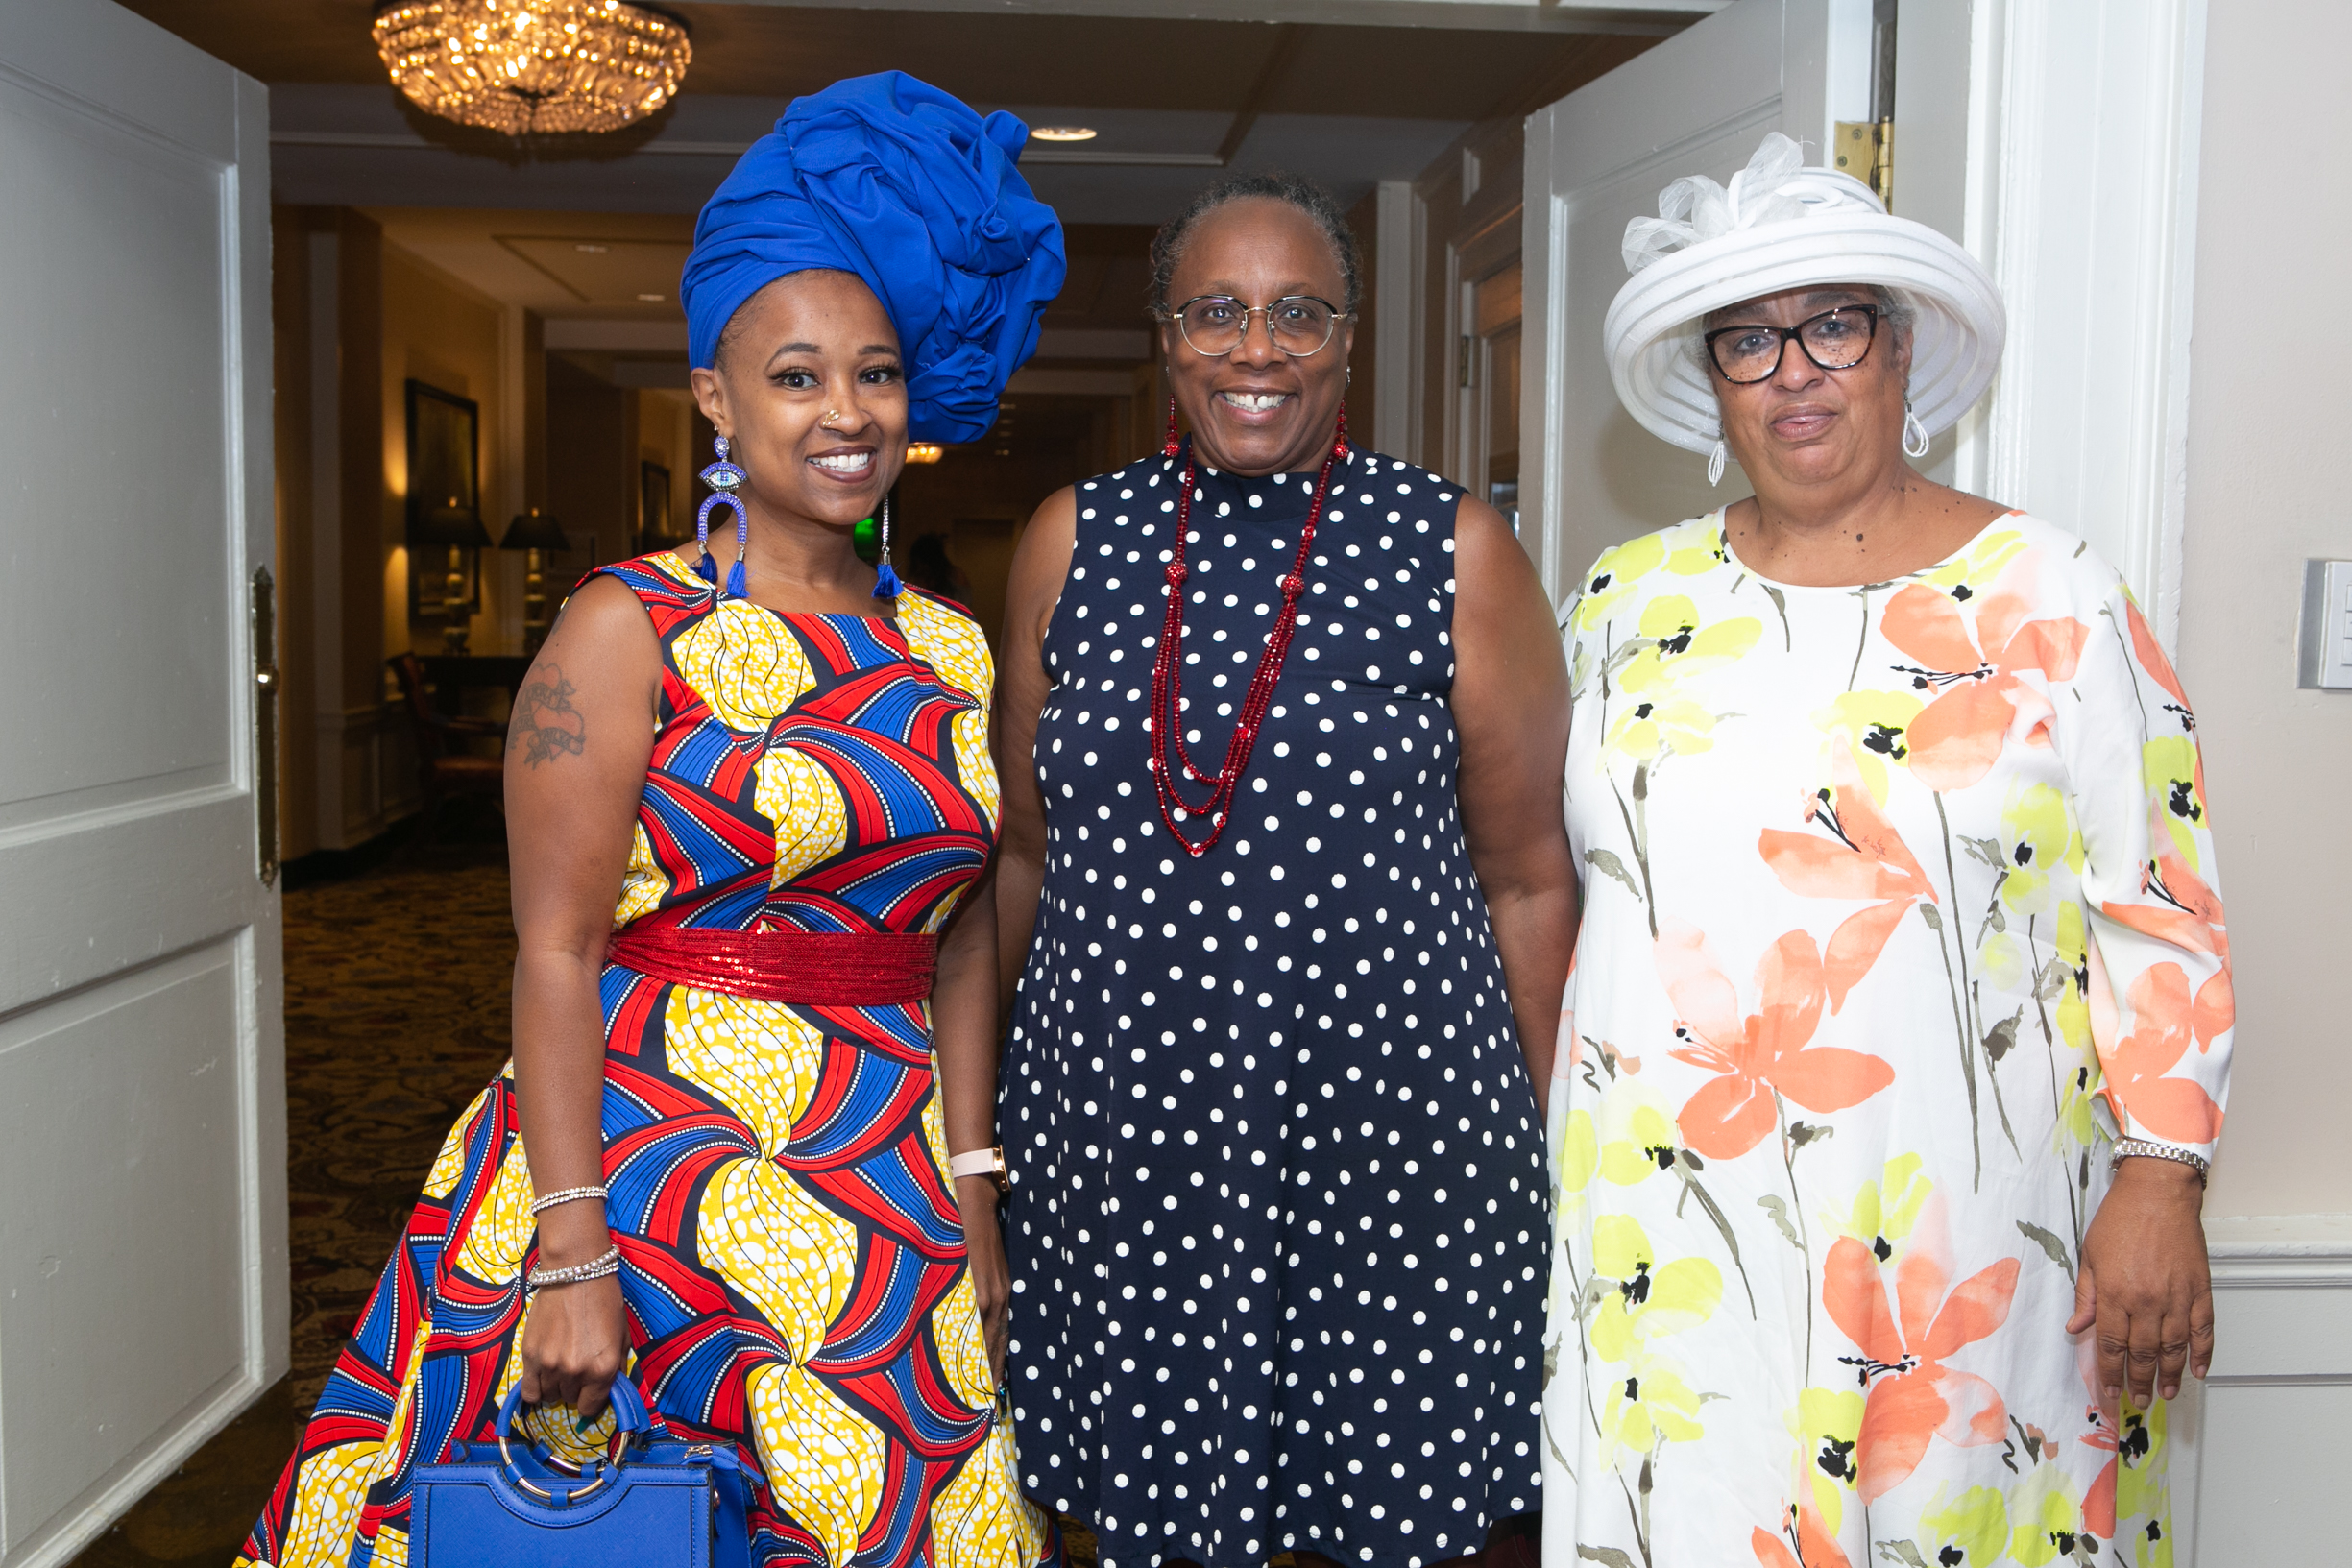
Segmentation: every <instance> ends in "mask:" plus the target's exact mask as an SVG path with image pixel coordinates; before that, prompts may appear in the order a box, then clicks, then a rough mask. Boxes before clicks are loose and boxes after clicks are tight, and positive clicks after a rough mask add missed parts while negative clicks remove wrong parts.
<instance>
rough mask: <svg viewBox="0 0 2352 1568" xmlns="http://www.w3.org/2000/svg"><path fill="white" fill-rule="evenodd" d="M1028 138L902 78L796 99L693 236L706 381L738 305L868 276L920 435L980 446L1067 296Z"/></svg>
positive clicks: (913, 428) (693, 345)
mask: <svg viewBox="0 0 2352 1568" xmlns="http://www.w3.org/2000/svg"><path fill="white" fill-rule="evenodd" d="M1028 140H1029V128H1028V127H1027V126H1025V125H1023V124H1022V123H1021V122H1020V121H1019V120H1017V119H1015V118H1014V117H1013V116H1011V115H1009V114H1006V113H1004V112H1002V111H999V112H997V113H994V114H991V115H989V116H988V117H987V118H986V119H985V120H982V118H981V117H980V116H979V115H978V114H976V113H974V112H973V111H972V110H971V109H969V108H968V107H967V106H965V105H964V104H963V103H962V102H961V101H960V100H958V99H957V98H954V97H951V96H950V95H948V94H947V93H944V92H941V91H940V90H939V89H938V88H936V87H934V86H932V85H931V84H928V83H924V82H918V81H916V80H915V79H914V78H913V77H911V76H909V75H908V74H907V73H906V72H904V71H884V72H882V73H881V74H879V75H876V76H858V77H851V78H849V79H847V80H846V81H841V82H837V83H835V84H833V85H832V86H830V87H827V88H826V89H825V90H824V91H823V92H819V93H814V94H812V95H811V96H809V97H807V98H800V99H795V100H794V101H793V103H792V106H791V108H789V109H786V110H785V113H784V118H783V119H781V120H779V121H777V122H776V129H775V130H774V131H773V132H772V133H769V134H767V135H764V136H762V137H761V138H760V139H759V140H758V141H757V142H754V143H753V144H752V147H751V150H750V151H749V152H747V153H745V154H744V155H743V157H742V159H741V161H740V162H739V163H737V164H736V166H735V172H734V173H733V174H730V175H729V176H728V177H727V180H726V182H725V183H724V184H722V185H720V186H719V187H718V193H717V194H716V195H715V196H713V197H712V198H711V200H710V202H709V203H708V204H707V205H704V207H703V209H702V216H701V217H700V218H699V219H697V220H696V221H695V224H694V249H693V253H692V254H691V255H689V256H688V257H687V258H686V274H685V277H683V279H682V280H681V281H680V284H679V289H678V297H679V299H680V300H681V301H682V302H684V303H685V305H686V321H687V333H688V347H689V348H690V349H691V351H692V354H693V361H694V363H695V364H696V365H699V366H706V367H707V366H708V365H710V364H711V362H712V358H713V356H714V355H715V353H716V352H717V350H718V339H719V334H720V333H721V332H723V331H724V330H725V329H726V326H727V323H728V322H729V321H730V320H731V319H732V318H733V317H734V315H735V313H736V311H737V310H739V309H740V308H741V306H742V304H743V302H744V301H746V300H748V299H750V298H751V297H752V296H753V295H754V294H757V293H758V292H759V291H760V290H761V289H763V288H764V287H765V286H767V285H768V284H769V283H772V282H774V281H775V280H776V279H777V278H779V277H785V276H786V275H788V274H789V273H796V272H808V271H811V270H812V269H816V268H826V269H831V270H835V271H838V272H848V273H855V274H857V275H858V276H859V277H861V278H863V279H865V282H866V286H867V287H869V288H871V289H872V290H873V291H874V294H875V296H876V297H877V298H878V299H880V300H881V301H882V305H883V308H884V309H885V310H886V311H888V312H889V315H890V321H891V323H892V325H893V326H896V327H897V329H898V342H899V350H900V352H901V353H903V354H904V355H905V356H906V361H907V400H908V414H909V419H908V433H909V435H911V436H913V437H914V438H915V439H916V440H918V441H947V442H965V441H978V440H979V439H980V438H981V437H982V436H984V435H986V434H987V433H988V428H989V426H990V425H992V424H994V423H995V422H996V412H997V399H998V398H1000V397H1002V396H1003V394H1004V391H1005V383H1006V381H1008V380H1010V379H1011V377H1012V373H1013V372H1014V371H1016V370H1018V369H1019V368H1020V367H1021V365H1022V363H1023V362H1024V361H1026V360H1027V359H1028V358H1029V356H1030V355H1031V354H1032V353H1034V352H1036V350H1037V331H1038V318H1039V317H1040V316H1041V315H1042V314H1043V313H1044V310H1045V307H1046V303H1047V302H1049V301H1051V300H1052V299H1053V298H1054V296H1055V295H1056V294H1058V293H1059V292H1060V291H1061V283H1062V275H1063V273H1064V272H1065V271H1066V265H1065V263H1064V260H1063V253H1062V237H1061V220H1059V219H1058V218H1056V217H1055V215H1054V209H1053V208H1052V207H1050V206H1047V205H1045V204H1044V203H1043V202H1040V201H1038V200H1037V199H1036V197H1034V196H1033V195H1031V193H1030V188H1029V181H1026V180H1023V179H1022V178H1021V174H1020V171H1019V170H1018V169H1016V168H1014V166H1013V160H1014V159H1015V158H1016V157H1019V155H1020V151H1021V148H1022V146H1023V144H1025V143H1026V142H1027V141H1028Z"/></svg>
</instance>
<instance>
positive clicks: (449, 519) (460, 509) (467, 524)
mask: <svg viewBox="0 0 2352 1568" xmlns="http://www.w3.org/2000/svg"><path fill="white" fill-rule="evenodd" d="M411 516H412V518H413V520H412V521H411V522H410V523H409V525H408V542H409V543H411V544H454V545H456V546H457V547H458V548H459V549H461V550H487V549H489V548H490V547H491V543H490V531H489V530H488V529H486V528H484V527H483V526H482V515H481V513H480V511H479V510H477V509H476V508H473V507H471V506H459V505H457V504H456V503H455V502H453V501H452V502H450V503H449V504H447V505H443V506H433V505H429V504H428V505H421V506H419V507H417V508H416V510H415V511H414V513H413V514H411Z"/></svg>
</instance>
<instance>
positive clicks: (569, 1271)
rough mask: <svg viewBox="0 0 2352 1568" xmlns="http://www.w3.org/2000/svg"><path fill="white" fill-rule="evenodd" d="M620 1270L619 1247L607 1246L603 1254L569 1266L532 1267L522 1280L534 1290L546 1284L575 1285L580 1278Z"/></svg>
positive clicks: (588, 1277) (595, 1276) (614, 1272)
mask: <svg viewBox="0 0 2352 1568" xmlns="http://www.w3.org/2000/svg"><path fill="white" fill-rule="evenodd" d="M619 1272H620V1248H618V1247H617V1246H616V1247H609V1248H607V1249H606V1251H605V1253H604V1256H602V1257H600V1258H591V1259H590V1260H589V1261H588V1262H586V1263H575V1264H573V1265H572V1266H570V1268H534V1269H532V1270H531V1272H530V1274H529V1276H528V1277H527V1278H526V1279H525V1280H524V1281H523V1283H524V1284H526V1285H528V1286H529V1287H530V1288H531V1289H532V1290H534V1291H536V1290H538V1289H539V1288H540V1287H542V1286H546V1285H577V1284H578V1283H579V1282H580V1281H582V1280H591V1279H602V1278H604V1276H605V1275H607V1274H618V1273H619Z"/></svg>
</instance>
